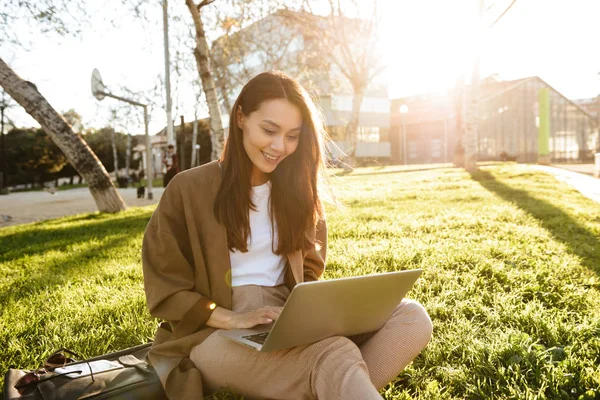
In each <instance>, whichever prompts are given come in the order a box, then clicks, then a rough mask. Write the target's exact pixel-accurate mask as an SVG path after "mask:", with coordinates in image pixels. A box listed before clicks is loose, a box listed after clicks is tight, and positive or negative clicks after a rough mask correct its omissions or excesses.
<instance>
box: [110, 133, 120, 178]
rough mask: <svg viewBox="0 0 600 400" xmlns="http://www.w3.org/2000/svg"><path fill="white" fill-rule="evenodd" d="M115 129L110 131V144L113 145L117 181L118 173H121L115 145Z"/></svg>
mask: <svg viewBox="0 0 600 400" xmlns="http://www.w3.org/2000/svg"><path fill="white" fill-rule="evenodd" d="M116 134H117V133H116V132H115V128H112V129H111V131H110V142H111V145H112V153H113V165H114V166H113V168H114V169H115V181H116V180H117V178H118V175H117V172H119V159H118V158H117V144H116V143H115V135H116Z"/></svg>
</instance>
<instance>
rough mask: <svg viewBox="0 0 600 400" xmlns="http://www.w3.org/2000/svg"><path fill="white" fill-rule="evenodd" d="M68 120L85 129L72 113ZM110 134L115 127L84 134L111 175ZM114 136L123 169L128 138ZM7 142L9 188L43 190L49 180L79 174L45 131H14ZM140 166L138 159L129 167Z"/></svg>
mask: <svg viewBox="0 0 600 400" xmlns="http://www.w3.org/2000/svg"><path fill="white" fill-rule="evenodd" d="M66 118H67V120H68V121H69V122H70V123H73V124H75V125H76V126H77V129H80V130H82V129H83V128H82V125H81V124H80V121H79V120H78V119H77V118H78V115H77V113H75V112H74V111H73V110H69V111H68V112H67V113H66ZM78 121H79V122H78ZM111 134H112V128H102V129H99V130H97V131H96V130H88V131H87V133H85V134H84V135H82V138H83V140H85V141H86V143H87V144H88V145H89V146H90V148H91V149H92V151H93V152H94V153H95V154H96V156H97V157H98V158H99V159H100V162H102V164H103V165H104V168H105V169H106V170H107V171H108V172H112V171H113V170H114V162H113V160H114V157H113V152H112V142H111ZM115 135H116V137H115V142H116V145H117V156H118V162H119V167H120V168H124V167H125V155H126V146H127V135H126V134H124V133H120V132H117V133H116V134H115ZM5 140H6V153H7V157H6V158H7V160H6V162H7V167H8V179H9V182H8V184H9V185H18V184H34V185H38V186H40V187H41V186H42V184H43V183H44V182H46V181H52V180H55V179H57V178H60V177H72V176H75V175H77V172H76V171H75V169H74V168H73V167H72V166H71V164H69V162H68V160H67V158H66V157H65V155H64V154H63V153H62V151H61V150H60V149H59V148H58V147H57V146H56V145H55V144H54V142H52V140H51V139H50V138H49V137H48V135H47V134H46V132H44V130H43V129H18V128H17V129H13V130H11V131H10V132H8V134H7V135H6V136H5ZM136 144H137V139H136V138H135V137H133V138H132V140H131V147H132V148H133V147H135V145H136ZM138 164H139V160H138V161H135V160H131V162H130V168H132V169H136V168H137V167H138Z"/></svg>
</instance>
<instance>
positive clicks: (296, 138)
mask: <svg viewBox="0 0 600 400" xmlns="http://www.w3.org/2000/svg"><path fill="white" fill-rule="evenodd" d="M288 139H290V140H298V136H296V135H294V136H288Z"/></svg>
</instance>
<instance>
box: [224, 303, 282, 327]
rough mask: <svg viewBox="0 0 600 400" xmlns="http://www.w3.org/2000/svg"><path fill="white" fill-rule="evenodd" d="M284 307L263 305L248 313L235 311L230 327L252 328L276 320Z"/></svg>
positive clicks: (230, 320)
mask: <svg viewBox="0 0 600 400" xmlns="http://www.w3.org/2000/svg"><path fill="white" fill-rule="evenodd" d="M282 309H283V307H273V306H263V307H260V308H257V309H256V310H254V311H249V312H246V313H235V314H234V315H232V316H231V317H230V319H229V325H230V328H229V329H250V328H254V327H255V326H256V325H262V324H270V323H271V322H273V321H276V320H277V318H279V315H280V314H281V310H282Z"/></svg>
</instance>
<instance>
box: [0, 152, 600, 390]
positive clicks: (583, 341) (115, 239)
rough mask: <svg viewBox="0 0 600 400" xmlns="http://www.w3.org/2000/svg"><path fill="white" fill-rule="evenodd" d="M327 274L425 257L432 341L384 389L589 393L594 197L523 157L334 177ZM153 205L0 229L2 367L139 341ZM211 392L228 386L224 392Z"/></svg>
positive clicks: (408, 264) (592, 386)
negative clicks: (468, 166)
mask: <svg viewBox="0 0 600 400" xmlns="http://www.w3.org/2000/svg"><path fill="white" fill-rule="evenodd" d="M332 181H333V185H334V188H335V190H336V193H337V195H338V198H339V200H340V201H341V202H342V203H344V204H345V206H343V207H338V208H337V209H334V208H332V207H329V208H328V224H329V232H330V233H329V239H330V242H329V257H328V267H327V271H326V274H325V278H326V279H331V278H337V277H343V276H353V275H363V274H369V273H374V272H384V271H396V270H402V269H412V268H423V269H424V270H425V271H424V274H423V276H422V278H421V279H420V280H419V281H418V283H417V284H416V286H415V288H414V289H413V290H412V291H411V293H410V297H412V298H415V299H417V300H418V301H420V302H422V303H423V304H424V305H425V307H426V308H427V310H428V311H429V313H430V315H431V318H432V320H433V322H434V336H433V339H432V341H431V343H430V344H429V346H428V347H427V348H426V349H425V350H424V351H423V352H422V353H421V355H419V356H418V357H417V358H416V359H415V361H414V362H413V363H412V364H411V365H410V366H409V367H408V368H407V369H406V370H405V371H404V372H402V373H401V374H400V376H399V377H398V378H397V380H396V381H394V382H393V383H391V384H390V385H389V386H387V387H386V388H385V389H384V390H383V392H382V393H383V394H384V396H385V398H387V399H410V398H417V399H464V398H466V399H487V398H494V399H562V398H564V399H571V398H574V399H594V398H596V399H597V398H600V391H599V389H598V388H600V206H599V205H598V204H597V203H594V202H593V201H591V200H589V199H586V198H584V197H583V196H581V195H580V194H579V193H578V192H577V191H575V190H574V189H572V188H570V187H569V186H567V185H566V184H564V183H560V182H557V181H556V180H555V179H554V178H553V177H551V176H549V175H546V174H543V173H541V172H537V171H534V170H532V169H529V168H528V167H526V166H522V165H514V164H513V165H508V164H507V165H492V166H486V167H484V168H483V169H482V171H480V172H479V173H477V174H475V175H473V176H470V175H468V174H467V173H465V172H464V171H462V170H459V169H453V168H445V169H436V170H430V171H416V172H415V171H413V172H410V173H408V172H403V170H402V169H399V168H394V167H386V168H381V167H376V168H364V169H358V170H356V171H355V172H354V173H352V174H349V175H343V176H335V177H333V178H332ZM152 209H153V207H149V208H138V209H130V210H129V211H126V212H124V213H121V214H118V215H101V214H89V215H84V216H77V217H71V218H63V219H58V220H53V221H49V222H44V223H37V224H32V225H25V226H18V227H9V228H3V229H1V230H0V356H1V357H0V370H1V371H2V372H4V371H5V370H6V369H7V368H8V367H9V365H15V366H19V367H22V368H23V367H28V368H33V367H36V366H37V365H39V364H40V362H41V361H42V360H43V359H44V357H45V356H46V355H47V354H48V353H49V352H51V351H52V350H53V349H55V348H59V347H62V346H65V347H69V348H71V349H73V350H74V351H76V352H79V353H83V354H85V355H86V356H95V355H99V354H103V353H106V352H109V351H113V350H117V349H121V348H125V347H128V346H133V345H136V344H140V343H143V342H146V341H147V340H148V339H149V338H150V337H152V335H153V331H154V327H155V325H156V321H155V320H153V319H152V318H151V317H150V316H149V315H148V312H147V310H146V307H145V300H144V295H143V285H142V273H141V263H140V250H141V239H142V235H143V229H144V227H145V224H146V222H147V220H148V219H149V217H150V215H151V212H152ZM216 398H219V399H226V398H236V396H233V395H232V394H227V393H224V394H222V395H219V396H217V397H216Z"/></svg>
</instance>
